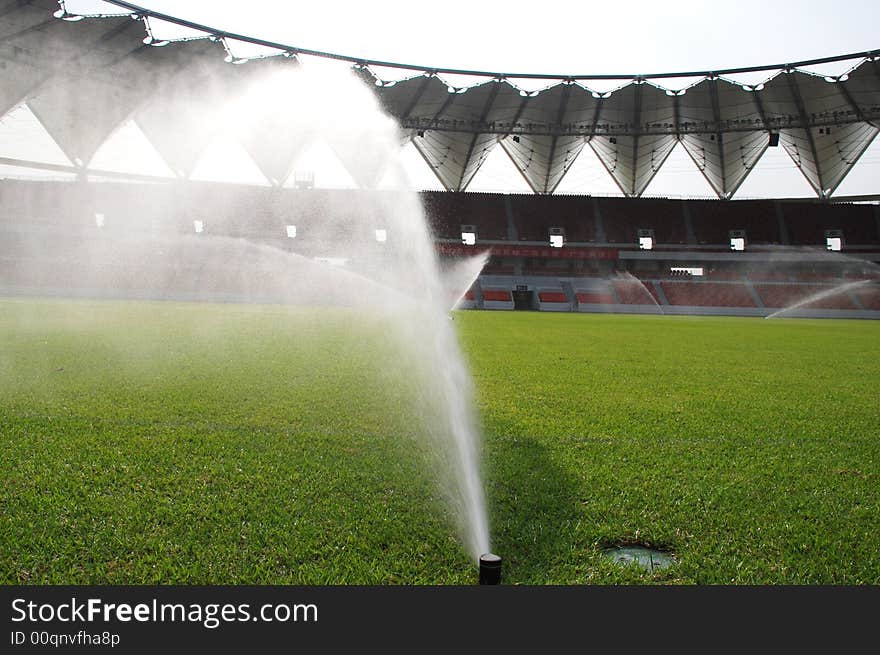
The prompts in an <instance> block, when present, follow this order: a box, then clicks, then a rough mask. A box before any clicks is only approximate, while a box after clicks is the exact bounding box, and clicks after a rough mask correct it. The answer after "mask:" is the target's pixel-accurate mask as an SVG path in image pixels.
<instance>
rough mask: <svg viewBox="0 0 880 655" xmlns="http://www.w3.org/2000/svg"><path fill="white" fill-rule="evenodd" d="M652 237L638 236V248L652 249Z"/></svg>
mask: <svg viewBox="0 0 880 655" xmlns="http://www.w3.org/2000/svg"><path fill="white" fill-rule="evenodd" d="M653 249H654V237H639V250H653Z"/></svg>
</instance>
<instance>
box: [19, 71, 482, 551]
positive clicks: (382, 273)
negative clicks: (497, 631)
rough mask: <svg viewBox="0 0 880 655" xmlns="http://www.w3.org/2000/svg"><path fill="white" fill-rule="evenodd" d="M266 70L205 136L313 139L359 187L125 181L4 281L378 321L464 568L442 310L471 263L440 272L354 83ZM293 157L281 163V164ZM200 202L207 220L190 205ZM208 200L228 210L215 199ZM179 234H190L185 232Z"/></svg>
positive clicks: (38, 234)
mask: <svg viewBox="0 0 880 655" xmlns="http://www.w3.org/2000/svg"><path fill="white" fill-rule="evenodd" d="M271 68H272V70H270V71H268V72H266V73H265V74H260V73H257V74H256V75H255V78H256V80H255V82H254V83H253V84H251V85H250V86H249V87H248V88H247V89H246V90H245V92H244V93H243V94H242V95H241V96H240V97H237V98H232V99H229V100H228V101H226V102H224V103H220V104H218V105H217V106H216V107H215V108H214V109H212V110H211V111H209V112H208V114H207V115H205V116H204V121H205V123H206V124H214V125H216V126H217V132H218V133H225V135H226V136H227V137H229V136H231V137H235V138H237V139H238V140H239V141H241V142H247V137H248V135H252V134H253V133H254V132H253V131H255V130H257V131H258V130H261V129H262V130H264V131H265V130H267V126H271V129H270V131H269V134H270V136H271V135H274V134H275V133H276V132H277V131H278V130H288V131H290V130H295V131H296V132H297V133H296V135H293V136H292V135H291V134H289V133H284V134H281V135H280V136H279V138H278V140H277V143H278V145H279V147H281V148H283V145H282V144H289V143H293V142H298V143H300V144H301V149H300V150H299V152H302V151H303V150H304V149H305V148H306V147H307V146H308V144H311V143H316V142H319V141H323V142H325V143H327V144H328V145H329V146H330V148H331V149H332V150H333V151H334V152H335V153H336V154H337V155H338V157H339V159H340V160H341V161H342V162H344V163H345V166H346V169H347V170H348V172H349V173H350V174H351V176H352V178H354V179H355V180H356V181H357V182H358V183H359V185H360V186H361V189H360V190H358V191H352V192H335V193H328V192H326V191H322V190H320V189H306V190H284V191H282V190H281V189H265V196H261V195H259V194H260V193H262V192H261V191H259V189H257V192H256V193H255V191H254V188H253V187H239V188H238V189H236V187H235V185H225V186H222V187H220V186H216V185H215V186H212V187H205V186H202V187H198V184H200V183H195V182H190V183H187V184H183V185H174V184H173V183H170V184H169V185H166V186H161V185H143V186H142V187H140V188H138V186H137V185H135V184H133V185H128V186H127V187H125V188H128V189H134V194H133V195H132V197H130V198H127V199H126V200H125V202H124V203H123V206H124V207H125V208H126V209H125V214H124V215H121V214H117V215H116V216H114V215H113V214H112V212H111V213H108V214H107V218H106V221H103V220H102V221H101V222H100V223H99V224H98V225H96V224H95V221H94V219H92V221H91V223H90V224H89V223H88V222H85V223H84V222H83V221H82V219H81V217H77V216H79V215H78V214H77V212H80V213H85V210H84V209H83V208H82V207H79V206H78V208H76V209H71V208H72V207H74V205H75V202H76V200H75V198H74V195H75V194H74V195H72V196H71V197H70V198H68V199H67V200H63V199H59V203H62V204H59V207H60V208H61V209H64V210H65V211H67V212H68V213H72V214H77V216H75V217H74V220H73V221H70V223H71V226H70V227H69V228H68V232H67V233H66V234H65V238H64V239H57V238H54V237H53V236H52V234H50V233H49V232H46V233H45V234H44V233H43V232H42V231H41V230H44V228H43V227H41V226H40V224H34V225H32V226H30V225H24V226H23V227H22V228H21V230H22V232H21V237H20V238H21V239H22V241H21V243H20V244H19V245H18V247H19V253H20V255H21V257H20V258H19V261H18V263H17V264H16V268H15V270H14V271H13V272H14V274H15V279H16V280H20V281H22V286H23V285H31V287H32V288H36V285H42V287H43V288H44V289H55V290H56V291H57V290H61V291H68V292H71V291H72V292H73V294H74V295H81V296H83V295H84V296H92V297H94V296H99V297H123V298H148V299H159V300H188V301H189V300H209V301H218V300H219V301H223V302H257V303H284V304H292V305H304V306H334V307H346V308H348V309H349V310H351V311H353V312H363V313H364V316H369V317H371V318H374V317H377V316H378V317H379V318H380V319H381V322H382V325H383V327H384V326H387V328H386V330H385V334H383V338H385V339H388V340H389V341H390V343H391V344H392V346H393V348H394V351H395V353H396V355H397V357H398V361H394V362H389V363H388V366H389V367H397V368H398V369H399V370H401V371H405V372H406V374H407V375H409V376H410V379H409V380H408V387H409V388H408V389H407V391H408V392H409V393H410V394H411V395H414V396H416V400H415V401H414V404H417V406H415V407H413V408H411V413H412V416H413V419H412V423H413V425H412V430H411V431H412V432H413V433H415V434H417V435H419V437H420V438H422V439H423V443H424V445H425V446H426V448H425V452H427V453H428V459H429V461H430V462H431V466H432V467H433V468H435V469H436V470H435V471H433V473H435V474H436V475H435V477H436V479H437V482H438V483H439V488H440V490H441V493H442V496H443V497H444V499H445V500H446V501H447V502H448V506H449V508H450V510H451V514H453V515H454V517H455V521H456V523H457V525H456V528H457V529H458V530H459V532H460V535H461V539H462V541H463V542H464V544H465V547H466V548H467V551H468V553H469V555H470V556H471V557H472V560H473V562H474V563H475V564H476V563H477V561H478V559H479V557H480V556H481V555H483V554H485V553H487V552H488V551H489V546H490V544H489V525H488V520H487V515H486V503H485V500H484V491H483V486H482V482H481V474H480V443H479V442H480V438H479V437H480V435H479V431H478V428H477V421H476V417H475V413H474V410H473V408H472V404H471V403H472V391H473V389H472V383H471V380H470V375H469V373H468V370H467V368H466V366H465V363H464V359H463V356H462V352H461V350H460V348H459V344H458V341H457V336H456V332H455V329H454V328H455V322H454V321H452V320H450V314H449V311H450V309H452V308H453V307H454V306H455V305H456V304H457V302H459V301H460V300H461V298H462V296H463V295H464V293H465V291H466V290H467V289H468V288H469V287H470V286H471V284H472V283H473V282H474V280H475V279H476V277H477V275H479V272H480V270H481V269H482V267H483V264H484V263H485V260H486V255H477V256H475V257H472V258H466V259H463V260H461V261H459V262H457V263H456V264H453V265H450V266H448V267H446V268H443V267H442V266H441V262H440V259H439V257H438V255H437V252H436V248H435V245H434V241H433V237H432V234H431V231H430V228H429V226H428V223H427V221H426V217H425V215H424V211H423V207H422V204H421V201H420V198H419V195H418V194H417V193H416V192H415V191H412V190H408V185H407V184H406V182H405V175H404V173H403V166H402V164H401V162H400V151H401V148H400V144H401V142H402V140H403V139H402V136H401V133H400V129H399V127H398V126H397V124H396V123H395V122H394V121H393V120H392V119H391V118H389V117H388V116H386V115H385V114H384V113H383V112H382V111H381V109H380V108H379V105H378V102H377V100H376V98H375V97H374V95H373V94H372V92H371V90H370V88H369V87H368V86H367V85H365V84H364V83H363V82H362V81H360V80H359V79H357V78H356V77H355V76H354V75H353V74H352V73H351V72H349V71H333V70H330V71H326V70H323V69H321V70H317V71H312V72H310V71H309V69H308V67H307V66H305V65H303V66H296V65H294V64H292V63H285V64H284V65H278V66H273V67H271ZM279 134H280V133H279ZM269 143H273V141H272V140H271V138H270V141H269ZM275 154H278V153H275ZM296 154H297V153H294V152H289V157H290V159H295V156H296ZM273 156H274V155H273ZM383 180H384V181H385V182H388V181H389V180H391V184H390V186H391V187H392V190H377V186H378V185H379V184H380V182H382V181H383ZM318 182H320V180H318ZM99 184H100V183H92V184H91V185H90V186H91V187H93V188H95V187H98V186H99ZM319 186H320V184H319ZM205 188H207V189H208V191H204V189H205ZM79 189H80V190H84V189H86V187H85V185H79ZM169 189H171V190H170V191H169ZM193 189H195V191H193ZM72 193H73V191H72ZM199 193H201V194H203V195H200V196H199V195H197V194H199ZM205 193H207V194H209V197H208V200H213V202H211V203H208V204H209V205H210V209H205V208H204V207H205V203H204V202H202V201H201V200H204V199H205V197H206V196H205V195H204V194H205ZM212 193H217V194H228V195H229V198H230V199H229V201H228V202H227V201H217V200H216V199H212V198H211V197H210V194H212ZM163 194H164V195H163ZM174 194H178V195H174ZM187 194H190V195H187ZM192 194H196V195H192ZM236 194H237V195H236ZM273 194H274V195H273ZM96 197H97V196H96ZM166 197H171V198H182V199H185V200H186V199H188V200H186V202H187V203H188V204H187V206H180V204H178V203H177V201H176V200H172V201H168V200H163V198H166ZM262 197H266V198H274V199H275V200H274V201H272V202H273V204H272V205H271V206H268V205H267V206H254V202H255V201H254V200H252V199H254V198H262ZM192 198H198V199H201V200H192ZM224 198H226V196H224ZM244 199H247V200H244ZM59 211H60V210H59ZM90 211H102V212H103V211H105V210H104V209H103V207H94V208H93V209H91V210H90ZM101 217H102V219H103V214H102V215H101ZM194 219H197V220H194ZM77 221H79V222H77ZM194 223H199V224H200V225H199V226H200V227H202V228H203V229H202V230H201V231H199V230H194V229H193V226H194ZM285 224H288V225H295V226H296V230H295V231H296V234H295V238H285V236H284V228H285ZM187 226H188V228H187ZM230 226H232V229H230ZM46 229H47V230H48V229H49V228H46ZM197 232H198V233H197ZM380 233H381V234H382V236H383V237H384V238H379V234H380ZM236 235H237V236H236ZM267 235H269V236H268V237H267ZM272 235H274V236H272ZM288 236H289V235H288ZM251 237H253V238H251ZM11 273H12V272H11ZM9 279H10V280H12V279H13V278H12V276H11V275H10V278H9ZM29 288H30V287H29ZM50 293H54V292H50ZM54 295H58V294H57V293H55V294H54ZM353 338H358V337H356V336H354V335H353ZM368 347H369V345H368ZM318 374H319V372H318ZM380 383H381V381H380V380H377V381H376V384H380ZM401 438H402V439H404V438H406V437H405V435H402V436H401ZM404 447H405V446H404V445H401V448H404Z"/></svg>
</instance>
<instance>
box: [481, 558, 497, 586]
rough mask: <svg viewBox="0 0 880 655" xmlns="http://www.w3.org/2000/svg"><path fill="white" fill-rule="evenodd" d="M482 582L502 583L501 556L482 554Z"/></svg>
mask: <svg viewBox="0 0 880 655" xmlns="http://www.w3.org/2000/svg"><path fill="white" fill-rule="evenodd" d="M480 584H481V585H482V584H501V558H500V557H498V555H493V554H492V553H486V554H485V555H480Z"/></svg>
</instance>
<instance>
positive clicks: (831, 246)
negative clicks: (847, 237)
mask: <svg viewBox="0 0 880 655" xmlns="http://www.w3.org/2000/svg"><path fill="white" fill-rule="evenodd" d="M842 248H843V239H841V238H840V237H826V238H825V249H826V250H832V251H834V252H840V251H841V249H842Z"/></svg>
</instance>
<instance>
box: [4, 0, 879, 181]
mask: <svg viewBox="0 0 880 655" xmlns="http://www.w3.org/2000/svg"><path fill="white" fill-rule="evenodd" d="M141 4H142V5H143V6H145V7H148V8H151V9H154V10H156V11H161V12H164V13H168V14H173V15H176V16H179V17H181V18H186V19H189V20H192V21H195V22H199V23H203V24H206V25H210V26H212V27H217V28H220V29H225V30H228V31H232V32H237V33H240V34H245V35H250V36H258V37H261V38H264V39H267V40H272V41H278V42H281V43H286V44H289V45H293V46H297V47H301V48H309V49H314V50H323V51H329V52H336V53H341V54H347V55H353V56H357V57H363V58H368V59H377V60H385V61H396V62H405V63H412V64H418V65H424V66H428V67H442V68H463V69H478V70H488V71H495V72H505V73H517V72H520V73H548V74H551V73H553V74H572V75H577V74H607V73H615V74H617V73H621V74H624V73H626V74H630V73H633V74H634V73H652V72H678V71H688V70H708V69H720V68H736V67H746V66H754V65H762V64H773V63H784V62H792V61H798V60H804V59H813V58H820V57H826V56H831V55H837V54H844V53H855V52H862V51H866V50H871V49H878V48H880V33H878V30H877V26H878V25H880V0H849V1H846V0H842V1H839V2H836V3H828V2H819V1H818V0H776V1H775V2H767V0H738V1H737V2H733V3H721V2H718V1H717V0H715V1H710V0H705V1H693V2H656V1H650V0H630V1H629V2H626V3H621V4H620V5H616V4H615V3H602V5H597V4H596V3H589V2H583V1H580V2H556V3H553V2H550V3H536V2H516V1H515V0H511V1H508V2H494V1H487V0H479V1H474V0H469V1H467V2H466V1H464V0H447V1H445V2H441V3H428V2H413V1H412V0H408V1H407V2H403V1H401V0H393V1H390V2H363V1H361V2H327V1H326V0H325V1H324V2H314V1H312V2H303V3H300V2H291V1H290V0H249V1H245V0H210V1H209V0H201V1H199V0H193V1H189V2H182V1H180V0H141ZM89 5H91V6H94V1H93V0H69V2H68V6H69V8H70V10H71V11H75V10H76V9H77V8H79V7H88V6H89ZM618 7H619V8H618ZM171 47H173V46H171ZM846 67H847V64H843V65H841V64H837V65H830V66H826V67H822V68H819V69H814V70H816V72H821V73H825V74H839V73H842V72H844V70H845V69H846ZM378 72H379V73H380V74H382V73H383V71H378ZM392 76H393V75H391V74H390V73H388V75H386V77H392ZM400 76H401V75H398V77H400ZM758 77H759V78H761V79H763V78H764V77H766V75H765V74H764V75H762V76H758ZM690 81H692V80H690ZM690 81H684V82H682V84H680V86H681V85H684V84H686V83H688V82H690ZM741 81H747V82H757V81H760V79H755V78H752V79H742V80H741ZM587 85H588V86H593V87H594V88H598V87H601V85H600V84H599V83H596V84H590V83H587ZM674 85H675V83H674V82H670V83H669V86H674ZM539 86H543V85H539ZM2 127H3V126H2V125H0V128H2ZM129 131H130V130H129ZM120 132H121V133H122V136H126V135H125V130H124V129H123V130H120ZM127 138H129V139H136V138H137V135H128V136H127ZM118 149H121V150H124V148H121V146H118ZM218 149H219V150H218ZM408 149H409V150H411V151H414V148H412V146H408ZM222 151H223V147H222V146H220V145H218V146H217V147H215V148H214V151H213V155H214V156H219V155H221V154H222ZM0 154H2V153H0ZM99 154H102V156H103V158H104V160H107V153H106V152H105V153H99ZM314 156H316V157H317V158H318V159H321V157H324V158H326V153H324V154H323V155H321V154H319V155H314ZM404 157H405V160H406V161H408V162H409V163H410V164H411V166H410V168H411V170H412V174H411V179H412V182H413V184H414V185H415V186H417V187H424V188H438V183H437V182H436V180H435V179H434V178H433V175H432V174H431V172H430V171H429V170H427V168H426V167H425V166H424V165H423V162H422V161H421V159H420V157H419V156H418V155H417V154H415V153H414V152H407V153H405V155H404ZM93 163H94V162H93ZM104 163H105V164H106V163H108V162H107V161H104ZM110 164H112V161H111V162H110ZM206 167H207V168H210V166H208V165H207V164H206ZM418 169H421V170H418ZM209 176H210V175H209ZM324 179H328V178H327V176H326V175H325V176H324ZM878 180H880V139H877V140H875V143H874V144H872V146H871V147H870V148H869V149H868V151H866V153H865V154H864V155H863V156H862V159H861V160H860V161H859V163H858V164H857V165H856V167H855V169H854V170H853V171H852V172H851V173H850V175H849V176H848V177H847V179H845V180H844V181H843V183H842V184H841V186H840V187H839V188H838V190H837V192H836V195H847V194H854V193H877V192H880V182H878ZM316 182H317V183H318V184H319V185H320V183H321V175H320V174H318V175H317V176H316ZM330 185H334V183H331V184H330ZM470 189H471V190H492V191H525V190H527V187H526V186H525V183H524V181H523V180H522V178H521V177H519V175H518V173H517V172H516V171H515V169H514V168H513V166H512V164H511V163H510V161H509V160H508V159H507V157H506V155H505V154H504V153H503V151H502V149H501V148H495V149H494V151H493V153H492V155H490V157H489V159H488V160H487V161H486V163H485V164H484V165H483V167H482V169H481V170H480V172H479V173H478V174H477V177H476V178H475V179H474V182H473V183H472V184H471V187H470ZM558 191H560V192H575V193H617V192H618V190H617V188H616V186H615V185H614V183H613V182H612V181H611V178H610V176H608V175H607V174H606V173H605V172H604V170H602V168H601V165H600V164H599V163H598V160H597V159H596V158H595V155H593V153H592V152H591V150H590V149H589V148H584V150H583V153H582V155H581V157H579V159H578V161H577V162H576V163H575V165H574V166H573V168H572V169H571V171H570V172H569V174H568V175H567V176H566V179H564V180H563V182H562V185H561V186H560V188H559V190H558ZM646 194H659V195H697V196H710V195H712V191H711V189H710V187H709V185H708V184H707V183H706V182H705V180H703V178H702V176H701V175H700V174H699V172H698V171H697V169H696V168H695V166H694V165H693V163H692V162H691V160H690V158H689V157H688V156H687V154H686V153H685V152H684V149H683V148H681V146H677V147H676V148H675V150H674V151H673V153H672V154H671V155H670V157H669V159H668V160H667V162H666V164H665V165H664V167H663V168H662V169H661V171H660V173H659V174H658V175H657V177H656V178H655V180H654V181H653V182H652V183H651V185H650V186H649V187H648V189H647V191H646ZM812 195H814V194H813V191H812V189H811V188H810V187H809V186H808V185H807V183H806V181H805V180H804V178H803V176H802V175H801V174H800V172H799V171H798V170H797V169H796V168H795V167H794V165H793V164H792V162H791V160H790V158H789V157H788V155H787V154H786V153H785V151H784V150H783V148H770V149H768V150H767V152H766V154H765V155H764V157H763V158H762V159H761V161H760V162H759V163H758V164H757V166H756V167H755V170H754V171H753V172H752V174H751V175H750V177H749V178H748V179H747V180H746V182H745V183H744V184H743V186H742V187H741V188H740V190H739V192H738V193H737V197H750V196H812Z"/></svg>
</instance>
